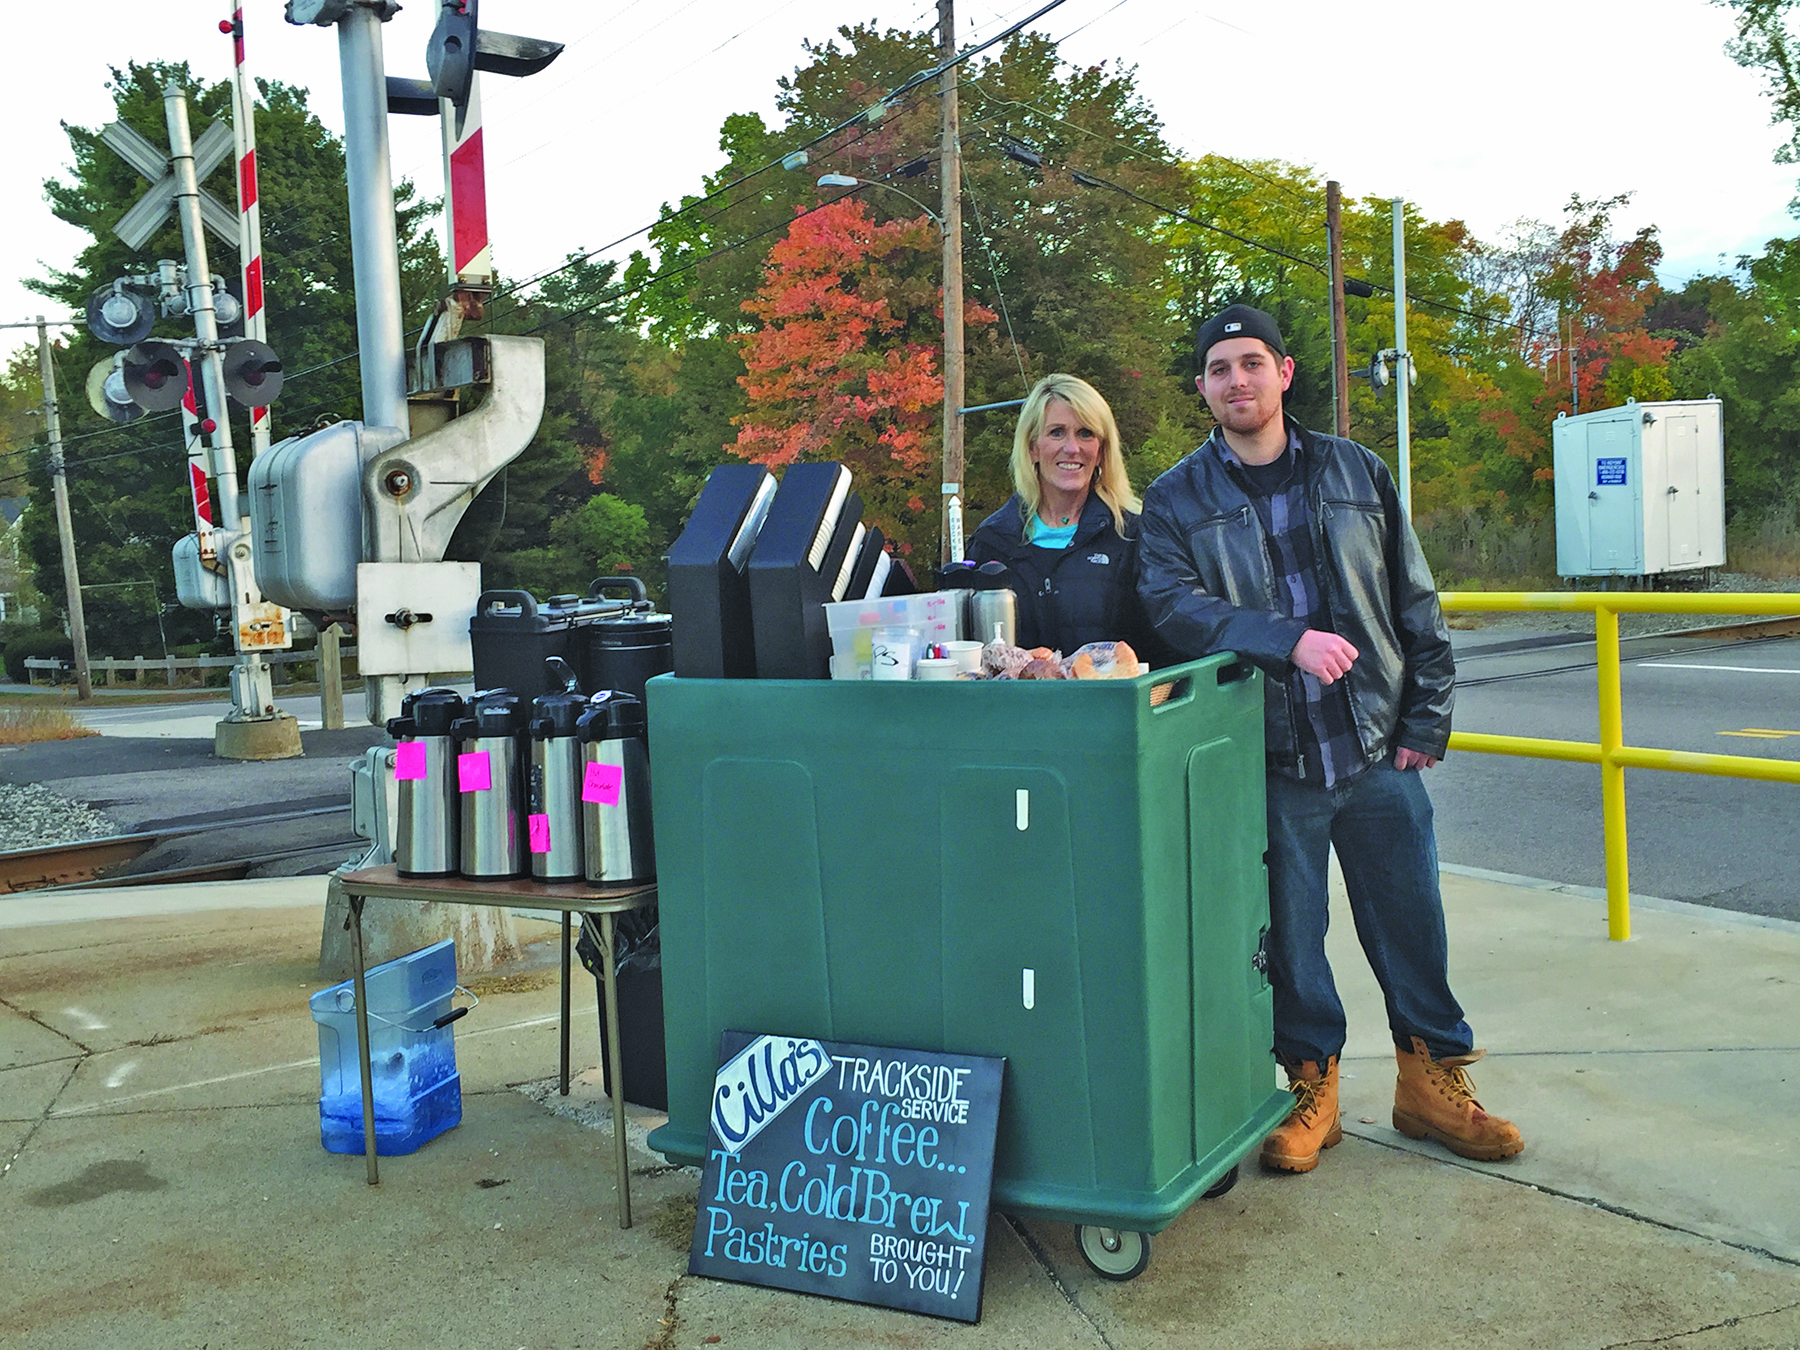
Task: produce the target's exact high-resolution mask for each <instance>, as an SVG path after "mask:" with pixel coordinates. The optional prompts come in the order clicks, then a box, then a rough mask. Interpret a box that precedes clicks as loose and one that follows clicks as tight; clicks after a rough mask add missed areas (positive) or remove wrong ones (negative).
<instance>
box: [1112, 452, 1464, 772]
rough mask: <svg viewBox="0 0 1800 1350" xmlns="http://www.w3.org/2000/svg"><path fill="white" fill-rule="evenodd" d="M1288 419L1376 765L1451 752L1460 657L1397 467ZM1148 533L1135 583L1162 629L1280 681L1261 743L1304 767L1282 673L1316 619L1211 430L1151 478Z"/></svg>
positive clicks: (1275, 757)
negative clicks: (1404, 502) (1279, 584)
mask: <svg viewBox="0 0 1800 1350" xmlns="http://www.w3.org/2000/svg"><path fill="white" fill-rule="evenodd" d="M1288 425H1289V426H1290V427H1294V429H1296V430H1298V431H1299V434H1300V450H1299V461H1300V464H1299V468H1300V472H1301V473H1302V474H1303V475H1304V481H1305V484H1306V503H1307V509H1308V512H1309V514H1310V515H1311V517H1312V529H1313V549H1314V556H1315V557H1316V558H1317V559H1318V560H1319V571H1320V584H1321V586H1322V587H1323V590H1324V595H1325V603H1326V605H1327V606H1328V607H1329V610H1330V614H1331V623H1332V627H1333V628H1334V629H1335V630H1336V631H1337V632H1338V633H1339V634H1340V635H1341V636H1342V637H1344V638H1346V639H1347V640H1348V641H1349V642H1350V643H1351V645H1353V646H1354V647H1355V648H1356V649H1357V652H1358V655H1357V658H1356V663H1355V665H1353V666H1352V667H1351V668H1350V673H1349V674H1348V675H1347V676H1345V677H1344V678H1345V681H1346V683H1347V687H1348V691H1349V697H1350V711H1351V714H1352V715H1353V716H1354V717H1355V719H1356V731H1357V737H1358V739H1359V740H1360V741H1361V743H1362V748H1363V753H1364V754H1365V755H1367V756H1368V759H1369V761H1370V762H1371V763H1372V762H1374V761H1375V760H1376V759H1378V758H1380V757H1381V756H1383V755H1385V754H1387V753H1388V752H1389V751H1390V749H1391V748H1393V747H1395V746H1405V747H1406V748H1408V749H1409V750H1417V751H1419V752H1420V753H1422V754H1427V755H1432V756H1437V757H1442V755H1443V754H1444V750H1445V748H1446V746H1447V745H1448V744H1449V740H1450V711H1451V705H1452V703H1453V702H1454V697H1455V688H1456V662H1455V659H1454V658H1453V657H1452V655H1451V652H1450V635H1449V633H1448V632H1447V631H1446V630H1445V628H1444V618H1443V614H1442V613H1441V612H1440V610H1439V608H1438V598H1437V588H1436V586H1435V585H1434V584H1433V582H1432V579H1431V569H1430V568H1429V567H1428V566H1427V565H1426V563H1425V555H1424V554H1423V553H1422V552H1420V550H1419V541H1418V538H1417V537H1416V536H1415V535H1414V534H1413V531H1412V526H1411V525H1410V524H1408V523H1407V521H1406V519H1405V517H1404V516H1403V515H1402V513H1401V510H1400V500H1399V494H1398V493H1397V492H1396V491H1395V488H1394V479H1393V475H1392V474H1390V473H1389V472H1388V468H1387V465H1385V464H1383V463H1382V462H1381V460H1380V459H1378V458H1376V456H1375V455H1374V454H1373V453H1372V452H1371V451H1369V450H1367V449H1365V448H1364V447H1363V446H1360V445H1358V444H1357V443H1356V442H1355V441H1348V440H1342V439H1340V438H1338V437H1336V436H1326V435H1322V434H1319V433H1316V432H1311V431H1307V430H1305V429H1304V428H1299V427H1297V426H1295V424H1294V423H1293V422H1292V421H1291V420H1290V422H1289V423H1288ZM1217 435H1218V433H1216V432H1215V433H1214V438H1215V439H1216V437H1217ZM1141 533H1142V536H1143V537H1142V540H1141V542H1140V544H1139V563H1138V587H1139V590H1140V592H1141V593H1142V595H1143V600H1144V606H1145V609H1146V610H1147V611H1148V612H1149V617H1150V621H1151V623H1152V624H1153V625H1154V626H1155V629H1156V632H1157V634H1158V635H1159V636H1160V637H1161V638H1162V639H1163V640H1164V641H1165V642H1167V643H1168V644H1169V645H1170V646H1172V647H1173V648H1174V649H1175V650H1176V651H1177V652H1178V653H1181V654H1182V655H1184V656H1204V655H1207V654H1209V653H1212V652H1219V651H1235V652H1237V653H1239V654H1240V655H1242V656H1245V657H1248V658H1249V659H1250V660H1251V661H1253V662H1255V663H1256V664H1257V665H1258V666H1261V667H1262V668H1263V669H1264V670H1265V671H1267V672H1268V673H1269V674H1270V675H1271V676H1273V677H1275V678H1272V679H1270V680H1269V681H1268V684H1267V690H1268V699H1267V704H1266V706H1265V715H1264V719H1263V724H1264V729H1265V732H1266V736H1265V748H1266V750H1267V753H1268V756H1269V759H1270V761H1271V763H1272V764H1276V765H1280V766H1282V767H1284V768H1285V769H1287V770H1289V771H1292V772H1301V771H1302V768H1303V766H1301V765H1300V763H1299V758H1300V752H1299V749H1298V747H1297V738H1296V735H1295V717H1296V716H1297V713H1296V711H1295V710H1294V709H1292V708H1290V707H1289V706H1288V698H1287V685H1286V676H1287V674H1288V672H1289V671H1290V670H1291V669H1292V667H1291V666H1290V665H1289V663H1288V655H1289V654H1290V653H1291V652H1292V651H1293V650H1294V644H1295V643H1296V642H1298V641H1299V640H1300V635H1301V634H1302V633H1303V632H1305V631H1306V626H1305V624H1303V623H1301V622H1300V621H1298V620H1295V619H1289V618H1285V617H1283V614H1282V610H1281V606H1280V605H1279V604H1278V603H1277V601H1276V598H1275V594H1274V586H1273V581H1272V577H1271V567H1270V563H1269V556H1268V552H1267V539H1266V538H1265V536H1264V533H1263V528H1262V522H1261V520H1260V519H1258V517H1257V514H1256V508H1255V507H1254V506H1253V505H1252V504H1251V502H1250V499H1249V497H1248V496H1247V495H1245V492H1244V490H1243V489H1242V488H1241V487H1239V486H1238V483H1237V481H1236V480H1235V479H1234V478H1233V477H1232V475H1231V472H1230V470H1229V468H1228V467H1227V466H1226V463H1225V461H1224V459H1223V458H1222V457H1221V456H1220V454H1219V450H1218V446H1217V445H1216V443H1215V440H1214V439H1209V440H1208V441H1207V442H1206V443H1205V444H1203V445H1202V446H1201V447H1200V448H1199V449H1198V450H1196V451H1194V452H1193V453H1192V454H1190V455H1189V456H1188V457H1187V458H1186V459H1184V460H1182V461H1181V462H1180V463H1179V464H1177V465H1176V466H1175V467H1174V468H1172V469H1170V470H1169V471H1168V472H1167V473H1165V474H1164V475H1163V476H1162V477H1160V478H1158V479H1157V480H1156V481H1155V482H1154V483H1152V484H1151V485H1150V487H1149V489H1148V490H1147V491H1146V492H1145V493H1144V515H1143V522H1142V526H1141Z"/></svg>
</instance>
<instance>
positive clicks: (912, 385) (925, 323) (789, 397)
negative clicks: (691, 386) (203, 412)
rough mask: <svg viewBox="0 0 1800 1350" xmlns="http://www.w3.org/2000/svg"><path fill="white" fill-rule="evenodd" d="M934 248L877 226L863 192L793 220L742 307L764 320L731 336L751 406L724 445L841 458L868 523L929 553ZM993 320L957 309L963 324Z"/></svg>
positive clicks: (923, 237) (936, 378) (766, 460)
mask: <svg viewBox="0 0 1800 1350" xmlns="http://www.w3.org/2000/svg"><path fill="white" fill-rule="evenodd" d="M937 251H938V240H937V232H936V230H935V228H934V227H933V226H932V224H931V222H930V221H929V219H927V218H926V217H923V216H921V217H919V218H918V219H916V220H889V221H876V220H875V219H874V218H873V217H872V216H871V215H870V214H869V210H868V208H867V207H866V206H865V205H864V204H863V202H862V201H861V200H860V199H859V198H855V197H846V198H844V199H842V200H839V201H835V202H831V203H829V204H828V205H825V206H822V207H819V208H817V209H815V210H812V211H809V212H805V213H803V214H801V215H799V216H797V217H796V219H795V220H794V222H793V223H792V224H791V225H790V226H789V227H788V231H787V234H786V235H785V236H784V237H783V238H782V239H781V241H780V242H779V243H777V244H776V245H775V246H774V247H773V248H771V249H770V250H769V257H768V262H767V264H766V265H765V267H764V268H763V281H762V285H761V286H760V287H758V289H757V292H756V294H755V295H754V296H752V297H751V298H750V299H748V300H746V301H744V302H743V308H744V310H745V311H746V312H747V313H749V314H752V315H754V316H755V317H756V318H757V319H758V320H760V324H761V326H760V327H758V328H757V329H755V330H754V331H752V332H749V333H746V334H744V335H743V336H742V337H740V338H738V339H737V342H738V349H739V352H740V353H741V355H742V356H743V360H744V367H745V374H743V375H741V376H739V377H738V383H739V384H741V385H742V386H743V387H744V392H745V393H746V394H747V395H748V399H749V407H748V409H747V411H745V412H743V413H741V414H739V415H738V416H737V417H735V418H733V419H732V421H733V424H734V425H736V426H737V428H738V437H737V441H736V443H735V444H733V445H730V446H727V447H726V448H727V449H728V450H731V451H733V452H734V453H736V454H738V455H741V456H743V457H744V458H745V459H749V460H752V461H754V462H755V463H758V464H766V465H768V466H769V467H770V468H772V469H779V468H781V467H782V466H784V465H787V464H792V463H795V462H796V461H798V460H833V459H835V460H838V461H840V462H842V463H843V464H845V465H847V466H848V467H849V469H850V471H851V472H852V473H853V474H854V475H855V476H856V480H855V488H856V491H857V492H859V493H860V494H861V496H862V499H863V503H864V507H865V512H864V518H865V520H868V521H870V522H871V523H873V524H876V525H879V526H880V527H881V529H882V532H883V533H884V534H886V535H887V536H888V538H890V539H892V540H894V541H895V544H896V546H897V547H898V548H899V549H900V551H902V552H904V553H911V552H913V551H914V550H915V548H916V549H919V550H921V551H922V552H923V553H924V554H925V555H926V556H931V555H933V554H934V553H935V551H936V545H935V541H936V538H937V532H938V522H937V514H936V498H937V493H936V492H935V491H928V490H927V489H928V487H929V485H930V483H932V482H933V481H935V480H934V479H933V476H932V475H933V473H934V465H935V464H936V462H937V459H938V455H939V451H940V445H941V435H940V429H939V424H940V417H941V409H942V406H943V398H944V383H943V377H942V374H941V367H940V363H939V350H940V347H941V344H942V340H943V339H942V309H941V304H940V292H939V287H938V284H937V276H936V273H937V267H936V259H937ZM993 318H994V315H993V313H992V312H991V311H989V310H986V309H983V308H982V307H980V306H979V305H974V304H969V305H968V306H966V309H965V315H964V321H965V323H966V324H970V325H973V324H978V323H988V322H992V321H993ZM927 502H930V503H931V506H932V509H931V511H929V512H927V509H926V504H927Z"/></svg>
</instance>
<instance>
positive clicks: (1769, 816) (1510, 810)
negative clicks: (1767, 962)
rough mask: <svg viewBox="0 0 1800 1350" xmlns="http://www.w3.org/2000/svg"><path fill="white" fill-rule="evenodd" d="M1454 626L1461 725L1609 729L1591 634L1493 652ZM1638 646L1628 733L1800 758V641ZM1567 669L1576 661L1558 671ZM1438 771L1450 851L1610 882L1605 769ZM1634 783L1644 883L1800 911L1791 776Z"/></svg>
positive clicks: (1636, 885)
mask: <svg viewBox="0 0 1800 1350" xmlns="http://www.w3.org/2000/svg"><path fill="white" fill-rule="evenodd" d="M1455 636H1456V638H1457V640H1458V641H1457V646H1458V649H1459V675H1460V676H1461V677H1462V683H1461V685H1460V686H1459V688H1458V690H1457V699H1456V726H1457V729H1458V730H1460V731H1484V732H1494V733H1501V734H1507V735H1515V736H1543V737H1551V738H1555V739H1561V740H1576V741H1594V740H1597V739H1598V736H1599V730H1598V726H1599V713H1598V706H1597V701H1596V696H1595V675H1594V670H1593V668H1592V666H1591V665H1584V664H1583V663H1587V662H1591V661H1592V657H1593V648H1592V645H1591V643H1590V644H1581V643H1577V644H1575V645H1543V644H1542V643H1541V642H1540V643H1539V644H1538V645H1534V646H1529V647H1518V646H1506V647H1503V649H1501V650H1499V651H1498V652H1496V649H1495V648H1494V647H1493V646H1488V645H1484V644H1482V643H1480V642H1472V641H1470V639H1471V638H1472V637H1474V636H1476V635H1469V634H1462V633H1458V634H1456V635H1455ZM1484 636H1485V635H1484ZM1520 636H1521V635H1519V634H1516V633H1507V634H1505V635H1504V636H1501V635H1498V634H1496V635H1495V636H1494V637H1492V638H1490V639H1489V641H1490V642H1497V643H1500V644H1508V643H1511V642H1516V641H1518V640H1519V638H1520ZM1537 636H1540V637H1541V638H1545V639H1548V638H1554V637H1558V636H1560V637H1561V639H1562V640H1563V641H1564V642H1565V643H1566V640H1567V636H1568V635H1566V634H1563V635H1551V634H1544V635H1537ZM1483 652H1488V653H1495V654H1492V655H1482V653H1483ZM1626 656H1627V659H1626V662H1625V664H1624V666H1623V669H1622V673H1621V686H1622V690H1623V700H1624V712H1625V739H1626V742H1627V744H1631V745H1642V746H1651V747H1657V748H1662V749H1671V750H1693V751H1702V752H1707V753H1713V754H1734V755H1752V756H1759V757H1765V758H1770V759H1788V760H1793V759H1800V641H1797V640H1794V639H1785V640H1778V641H1764V642H1743V643H1734V644H1730V645H1729V646H1723V647H1721V646H1719V645H1718V643H1717V642H1716V641H1711V640H1704V641H1701V640H1694V641H1687V642H1685V643H1684V642H1682V641H1680V640H1673V639H1656V640H1649V639H1646V640H1641V641H1639V642H1638V643H1635V644H1632V649H1631V650H1628V651H1627V653H1626ZM1568 666H1576V667H1578V668H1576V669H1563V670H1560V671H1559V670H1558V668H1559V667H1568ZM1541 671H1551V672H1552V673H1547V674H1540V673H1535V672H1541ZM1496 675H1501V676H1505V677H1506V678H1501V679H1495V678H1494V676H1496ZM1427 781H1428V783H1429V786H1430V789H1431V795H1432V800H1433V802H1434V804H1435V805H1436V808H1437V826H1438V852H1439V856H1440V858H1441V859H1442V860H1443V861H1444V862H1445V863H1446V864H1453V865H1458V866H1466V867H1475V868H1480V869H1484V870H1487V871H1493V872H1502V873H1514V874H1524V875H1527V876H1531V877H1537V878H1546V879H1550V880H1554V881H1557V882H1562V883H1567V884H1571V885H1577V886H1602V885H1604V884H1605V866H1604V851H1603V847H1602V828H1601V813H1600V771H1599V769H1598V768H1596V767H1593V766H1590V765H1581V764H1562V763H1552V762H1549V761H1544V760H1532V759H1520V758H1512V757H1508V756H1501V755H1484V754H1462V753H1459V754H1452V755H1451V756H1449V757H1448V758H1447V759H1445V761H1444V762H1443V763H1442V764H1440V765H1439V766H1438V767H1437V768H1435V769H1433V770H1431V772H1430V775H1429V777H1428V779H1427ZM1625 795H1626V808H1627V822H1628V827H1627V838H1628V842H1629V851H1630V857H1631V889H1632V890H1633V891H1635V892H1640V893H1645V894H1650V895H1657V896H1663V897H1665V898H1668V899H1675V900H1688V901H1692V902H1694V903H1696V904H1704V905H1711V906H1716V907H1719V908H1723V909H1733V910H1740V911H1743V912H1747V913H1754V914H1764V915H1770V916H1774V917H1780V918H1787V919H1796V920H1800V885H1797V884H1796V878H1797V877H1800V831H1796V830H1795V829H1794V828H1793V825H1794V822H1795V820H1796V819H1800V795H1797V790H1796V789H1795V788H1794V787H1793V786H1791V785H1787V784H1781V783H1765V782H1755V781H1747V780H1740V779H1731V778H1717V777H1704V776H1700V775H1694V774H1685V773H1668V772H1661V771H1655V770H1649V769H1634V770H1630V771H1628V772H1627V773H1626V786H1625Z"/></svg>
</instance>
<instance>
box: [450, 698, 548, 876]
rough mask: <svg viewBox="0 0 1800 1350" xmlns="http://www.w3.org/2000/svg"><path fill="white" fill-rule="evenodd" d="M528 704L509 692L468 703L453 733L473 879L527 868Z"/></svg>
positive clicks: (463, 856) (466, 861) (466, 863)
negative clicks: (525, 764) (525, 755)
mask: <svg viewBox="0 0 1800 1350" xmlns="http://www.w3.org/2000/svg"><path fill="white" fill-rule="evenodd" d="M529 707H530V705H529V703H528V702H527V701H526V698H525V696H524V695H523V694H515V693H514V692H513V691H512V690H510V689H489V690H486V691H484V692H482V693H479V694H476V695H475V696H474V697H473V698H471V699H470V700H469V715H468V716H467V717H464V718H462V719H460V720H459V721H458V722H457V723H456V724H455V726H454V728H453V731H454V733H455V736H456V740H457V756H456V772H457V791H458V793H459V795H460V796H461V797H462V802H461V809H460V812H459V815H460V820H461V829H462V837H461V839H460V840H459V841H458V843H459V848H458V855H459V858H460V860H461V867H460V871H461V873H462V875H463V876H465V877H467V878H468V879H469V880H471V881H509V880H511V879H513V878H514V877H522V876H524V875H525V873H526V871H527V870H528V869H527V864H526V857H527V854H526V838H525V815H526V812H525V771H524V759H525V757H524V754H523V753H522V751H523V749H524V747H523V745H522V743H521V742H522V740H523V738H524V734H525V724H526V722H527V721H528V720H529Z"/></svg>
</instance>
